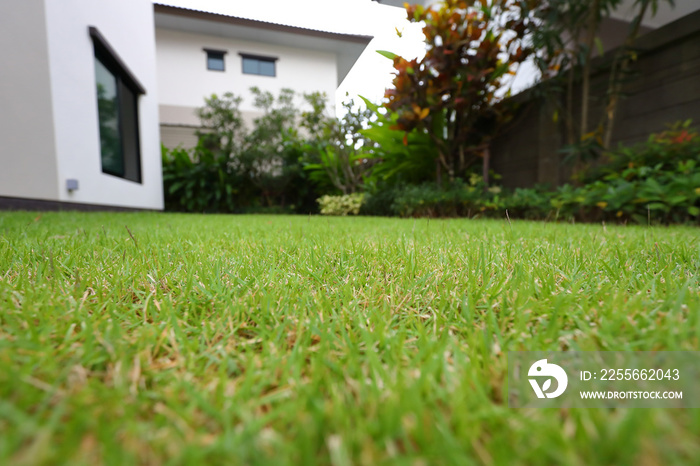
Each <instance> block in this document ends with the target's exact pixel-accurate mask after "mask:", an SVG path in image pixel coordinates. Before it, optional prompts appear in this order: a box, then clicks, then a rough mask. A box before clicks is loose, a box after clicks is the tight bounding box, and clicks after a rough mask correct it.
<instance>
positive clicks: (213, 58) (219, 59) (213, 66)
mask: <svg viewBox="0 0 700 466" xmlns="http://www.w3.org/2000/svg"><path fill="white" fill-rule="evenodd" d="M204 51H205V52H206V53H207V69H208V70H212V71H225V70H226V66H225V63H224V55H226V51H224V50H212V49H204Z"/></svg>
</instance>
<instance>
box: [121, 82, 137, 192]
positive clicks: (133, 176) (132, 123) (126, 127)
mask: <svg viewBox="0 0 700 466" xmlns="http://www.w3.org/2000/svg"><path fill="white" fill-rule="evenodd" d="M137 99H138V97H137V96H136V94H134V92H133V91H132V90H131V89H129V88H128V87H127V86H126V85H124V83H123V82H121V81H120V82H119V100H120V107H121V116H122V120H121V128H122V149H123V152H124V178H126V179H127V180H131V181H137V182H141V154H140V151H139V120H138V110H137Z"/></svg>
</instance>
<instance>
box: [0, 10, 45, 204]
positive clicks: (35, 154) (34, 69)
mask: <svg viewBox="0 0 700 466" xmlns="http://www.w3.org/2000/svg"><path fill="white" fill-rule="evenodd" d="M44 13H45V12H44V0H23V1H21V2H10V1H0V44H2V45H1V46H0V63H2V64H1V65H0V196H7V197H21V198H32V199H47V200H55V199H56V196H57V195H58V186H57V174H56V170H57V168H56V158H55V151H54V131H53V119H52V116H51V113H52V110H51V89H50V84H49V79H50V78H49V63H48V41H47V38H46V21H45V19H46V18H45V14H44Z"/></svg>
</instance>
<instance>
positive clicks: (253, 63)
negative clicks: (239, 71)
mask: <svg viewBox="0 0 700 466" xmlns="http://www.w3.org/2000/svg"><path fill="white" fill-rule="evenodd" d="M241 57H242V59H243V73H244V74H257V75H260V76H272V77H275V76H276V75H277V70H276V68H277V67H276V62H277V58H273V57H261V56H259V55H249V54H244V53H242V54H241Z"/></svg>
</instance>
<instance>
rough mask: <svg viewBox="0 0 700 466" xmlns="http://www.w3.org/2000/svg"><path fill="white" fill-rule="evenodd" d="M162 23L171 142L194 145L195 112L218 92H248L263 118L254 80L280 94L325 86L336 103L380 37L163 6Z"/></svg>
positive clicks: (161, 78) (159, 44)
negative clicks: (357, 63) (367, 50)
mask: <svg viewBox="0 0 700 466" xmlns="http://www.w3.org/2000/svg"><path fill="white" fill-rule="evenodd" d="M155 26H156V58H157V64H158V102H159V108H160V124H161V140H162V142H163V144H164V145H165V146H167V147H175V146H177V145H180V144H181V145H183V146H185V147H192V146H194V144H195V143H196V137H195V136H194V131H195V129H197V128H199V126H200V122H199V119H198V117H197V115H196V113H195V111H196V109H197V108H198V107H202V106H203V105H204V98H205V97H206V96H210V95H211V94H213V93H215V94H218V95H221V94H223V93H225V92H233V93H234V94H236V95H239V96H241V97H243V104H242V105H241V110H242V113H243V116H244V119H247V120H251V119H252V118H254V116H255V108H254V106H253V98H252V95H251V93H250V91H249V89H250V87H252V86H257V87H259V88H260V89H262V90H267V91H270V92H272V93H273V94H275V95H277V94H278V93H279V91H280V89H282V88H290V89H292V90H294V91H295V92H296V93H298V94H302V93H309V92H314V91H320V92H325V93H326V94H327V95H328V97H329V103H330V105H331V106H333V103H334V96H335V90H336V88H337V87H338V85H339V84H340V83H341V82H342V81H343V79H344V78H345V76H346V75H347V74H348V72H349V71H350V69H351V68H352V66H353V65H354V63H355V61H357V59H358V58H359V56H360V55H361V54H362V52H363V51H364V49H365V48H366V47H367V45H368V44H369V42H370V41H371V39H372V37H369V36H360V35H352V34H338V33H331V32H325V31H318V30H314V29H306V28H300V27H293V26H286V25H281V24H275V23H268V22H263V21H254V20H250V19H245V18H239V17H235V16H228V15H223V14H216V13H210V12H204V11H197V10H190V9H186V8H179V7H173V6H166V5H159V4H156V5H155ZM331 110H332V109H331Z"/></svg>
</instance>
